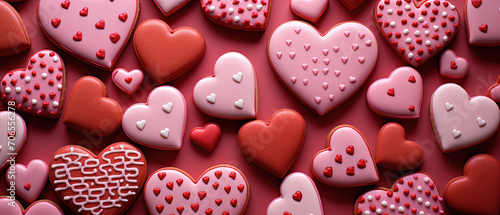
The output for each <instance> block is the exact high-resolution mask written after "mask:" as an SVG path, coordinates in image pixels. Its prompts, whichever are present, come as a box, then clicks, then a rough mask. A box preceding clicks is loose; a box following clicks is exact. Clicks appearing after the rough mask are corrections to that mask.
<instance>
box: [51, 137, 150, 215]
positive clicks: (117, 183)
mask: <svg viewBox="0 0 500 215" xmlns="http://www.w3.org/2000/svg"><path fill="white" fill-rule="evenodd" d="M49 167H50V168H49V169H50V170H49V178H50V182H51V184H52V187H53V188H54V189H55V191H56V193H57V195H58V196H59V199H60V200H61V201H62V202H64V203H65V204H66V205H67V206H68V207H69V208H70V209H71V210H73V212H75V213H78V214H122V213H124V212H125V211H126V210H127V208H128V207H130V206H131V205H132V204H133V203H134V200H135V198H136V197H137V196H138V193H139V192H140V191H141V188H142V185H143V184H144V181H145V180H146V174H147V165H146V158H145V157H144V155H143V154H142V152H141V151H140V150H139V149H138V148H136V147H134V146H132V145H130V144H129V143H125V142H118V143H113V144H111V145H109V146H108V147H106V148H105V149H104V150H102V151H101V153H100V154H99V155H97V156H96V155H94V153H92V152H90V151H89V150H87V149H85V148H83V147H81V146H76V145H69V146H64V147H62V148H60V149H59V150H57V151H56V152H55V153H54V156H53V157H52V159H51V161H50V165H49Z"/></svg>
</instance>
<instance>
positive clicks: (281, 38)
mask: <svg viewBox="0 0 500 215" xmlns="http://www.w3.org/2000/svg"><path fill="white" fill-rule="evenodd" d="M267 51H268V52H267V54H268V58H269V62H270V63H271V66H272V67H273V69H274V72H275V73H276V75H277V76H278V78H280V79H281V82H282V83H283V84H284V85H285V86H286V87H287V88H288V89H289V90H290V91H291V92H292V93H293V94H294V95H295V96H296V97H297V98H298V99H299V100H301V101H302V102H303V103H304V104H305V105H306V106H308V107H309V108H310V109H311V110H313V111H314V112H316V113H317V114H318V115H320V116H323V115H325V114H326V113H327V112H329V111H331V110H333V109H335V108H336V107H338V106H340V105H341V104H343V103H344V102H345V101H347V99H349V98H350V97H351V96H352V95H353V94H354V93H355V92H356V91H357V90H358V89H359V88H360V87H361V86H362V85H363V83H364V81H365V80H366V78H367V77H368V76H369V75H370V73H371V72H372V70H373V68H374V67H375V64H376V62H377V55H378V45H377V40H376V39H375V36H374V35H373V33H372V32H371V31H370V29H368V28H366V27H365V26H364V25H362V24H359V23H355V22H347V23H343V24H340V25H337V26H334V27H333V28H331V29H330V30H329V31H328V33H326V34H325V35H322V34H320V33H319V32H318V30H316V28H314V27H313V26H311V25H309V24H307V23H305V22H300V21H290V22H286V23H284V24H282V25H281V26H279V27H278V28H277V29H276V30H275V31H274V33H273V34H272V35H271V38H270V39H269V43H268V46H267Z"/></svg>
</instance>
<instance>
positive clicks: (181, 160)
mask: <svg viewBox="0 0 500 215" xmlns="http://www.w3.org/2000/svg"><path fill="white" fill-rule="evenodd" d="M451 2H452V3H454V4H455V6H456V7H457V8H458V9H459V11H460V12H462V11H463V10H462V8H463V4H464V1H461V0H452V1H451ZM329 3H330V5H329V7H328V9H327V11H325V14H324V17H323V18H322V19H321V20H320V21H319V23H318V24H316V25H315V27H317V28H318V30H319V31H320V32H326V31H327V30H328V29H330V28H331V27H332V26H334V25H336V24H337V23H340V22H344V21H350V20H354V21H359V22H361V23H363V24H365V25H366V26H367V27H368V28H369V29H370V30H371V31H373V32H374V33H375V36H376V37H377V41H378V42H379V60H378V63H377V65H376V67H375V70H374V71H373V73H372V74H371V75H370V77H368V79H367V81H366V83H365V84H364V85H363V86H362V87H361V88H360V89H359V91H358V92H357V93H355V94H354V95H353V97H352V98H351V99H349V100H348V101H347V102H346V103H345V104H343V105H341V106H340V107H339V108H337V109H335V110H334V111H332V112H331V113H328V114H326V115H325V116H323V117H319V116H318V115H316V114H315V113H313V112H312V111H310V110H309V109H308V108H307V107H306V106H304V105H303V104H302V103H301V102H300V101H298V100H297V99H296V98H295V97H294V96H293V95H292V94H291V93H290V92H288V90H286V89H285V88H284V87H283V85H282V84H281V83H280V81H279V80H278V78H276V76H275V74H274V73H273V71H272V69H271V67H270V65H269V62H268V60H267V55H266V44H267V40H268V38H269V36H270V34H271V33H272V31H273V30H274V29H275V28H276V27H278V26H279V25H280V24H282V23H283V22H286V21H289V20H293V19H298V17H296V16H295V15H293V13H292V12H291V11H290V9H289V1H274V2H273V6H272V9H271V10H272V12H271V13H270V20H269V25H268V27H267V30H266V31H265V32H264V33H249V32H243V31H236V30H231V29H227V28H225V27H221V26H219V25H217V24H214V23H212V22H211V21H210V20H208V19H207V18H206V17H204V15H203V14H202V12H201V8H200V3H199V1H190V2H189V3H188V4H187V5H186V6H185V7H183V8H182V9H180V10H179V11H177V12H176V13H174V14H173V15H171V16H169V17H168V18H164V17H163V15H162V13H161V11H160V10H159V9H158V8H157V7H156V5H155V4H154V2H153V1H141V12H140V15H139V20H138V24H140V23H141V22H142V21H144V20H146V19H151V18H157V19H162V20H164V21H166V22H167V23H168V24H169V25H170V26H171V27H172V29H176V28H179V27H182V26H189V27H192V28H195V29H197V30H198V31H200V32H201V34H202V35H203V37H204V38H205V40H206V44H207V48H206V53H205V56H204V57H203V58H202V60H201V61H200V63H199V64H198V65H196V66H194V68H193V69H192V70H191V71H188V72H187V73H186V74H185V75H182V76H180V77H179V78H178V79H176V80H174V81H171V82H169V84H170V85H173V86H175V87H177V88H178V89H179V90H180V91H181V92H183V93H184V96H185V98H186V102H187V107H188V109H187V110H188V122H187V127H186V131H187V132H186V133H185V134H184V135H185V136H184V144H183V147H182V149H181V150H180V151H161V150H156V149H151V148H147V147H144V146H142V145H139V144H135V143H133V142H132V141H131V140H130V139H128V138H127V136H126V135H125V134H124V133H123V130H122V129H120V130H118V132H116V133H115V134H113V135H111V136H107V137H104V138H101V137H94V136H86V135H84V134H82V133H80V132H77V131H74V130H72V129H69V128H67V127H66V126H65V125H63V124H62V117H61V118H59V119H58V120H52V119H43V118H40V117H36V116H30V115H27V114H23V113H21V115H22V117H23V118H24V120H25V121H26V125H27V129H28V138H27V141H26V144H25V146H24V147H23V149H22V150H21V152H20V153H19V155H18V157H17V158H16V160H17V161H18V162H19V163H28V162H29V161H30V160H32V159H34V158H39V159H41V160H44V161H45V162H49V161H50V159H51V157H52V155H53V154H54V152H55V151H56V150H58V149H59V148H61V147H62V146H64V145H68V144H77V145H83V146H85V147H88V148H90V150H91V151H93V152H94V153H99V152H100V151H101V150H102V149H104V148H105V147H106V146H108V145H109V144H111V143H115V142H119V141H127V142H130V143H131V144H133V145H134V146H136V147H138V148H140V149H141V151H142V152H143V153H144V155H145V156H146V159H147V162H148V175H149V174H151V173H152V172H154V171H155V170H157V169H159V168H162V167H167V166H173V167H177V168H180V169H182V170H184V171H186V172H189V174H190V175H193V176H195V177H196V176H199V175H201V174H202V173H203V172H204V171H205V170H206V169H207V168H209V167H211V166H214V165H218V164H223V163H227V164H230V165H233V166H236V167H238V168H239V169H241V171H242V172H243V173H244V174H245V176H246V177H247V178H248V180H249V183H250V186H251V187H252V188H251V191H250V192H251V197H250V202H249V205H248V209H247V211H246V214H252V215H253V214H265V212H266V208H267V205H268V204H269V203H270V202H271V201H272V200H273V199H274V198H276V197H277V196H279V195H280V191H279V187H280V184H281V179H279V178H277V177H275V176H272V175H271V174H269V173H267V172H266V171H264V170H262V169H261V168H259V167H257V166H256V165H254V164H253V163H251V162H249V161H247V160H246V158H245V156H243V154H242V153H241V152H240V150H239V148H238V145H237V134H238V129H239V127H240V126H241V125H243V124H244V123H245V122H247V121H231V120H222V119H215V118H211V117H209V116H206V115H205V114H203V113H201V112H200V111H199V110H198V109H197V108H196V107H195V106H194V102H193V94H192V90H193V88H194V85H195V84H196V83H197V82H198V80H200V79H201V78H203V77H206V76H209V75H211V74H212V73H213V65H214V63H215V61H216V60H217V59H218V58H219V57H220V56H221V55H222V54H224V53H227V52H230V51H238V52H240V53H242V54H244V55H245V56H247V57H248V59H250V61H251V62H252V64H253V65H254V67H255V71H256V74H257V79H258V88H259V104H258V107H259V114H258V116H257V119H259V120H264V121H268V120H269V118H270V117H271V115H272V114H273V113H274V112H275V111H277V110H279V109H283V108H292V109H294V110H296V111H298V112H299V113H300V114H301V115H302V116H303V117H304V119H305V121H306V126H307V127H306V136H305V140H304V145H303V147H302V150H301V152H300V153H299V155H298V157H297V159H296V161H295V163H294V165H293V166H292V168H291V169H290V171H289V172H296V171H301V172H304V173H306V174H307V175H309V176H312V173H311V170H310V165H311V160H312V157H313V155H314V154H315V153H316V152H318V151H319V150H321V149H324V148H325V147H326V146H325V138H326V135H327V134H328V133H329V132H330V130H331V129H332V128H334V127H335V126H338V125H341V124H350V125H353V126H354V127H356V128H357V129H358V130H359V131H360V132H362V134H363V136H364V137H365V138H366V140H367V142H368V145H369V146H370V149H371V150H372V151H374V149H375V142H376V140H377V135H378V131H379V130H380V128H381V127H382V126H383V125H384V124H385V123H387V122H389V121H396V122H398V123H400V124H402V125H403V127H404V128H405V129H406V133H407V137H406V138H407V139H408V140H412V141H415V142H417V143H419V144H420V146H421V147H422V150H423V152H424V161H423V163H422V166H421V167H419V168H417V170H421V171H424V172H427V173H429V175H431V176H432V178H433V179H434V181H435V182H436V185H437V186H438V187H440V188H441V189H443V188H444V187H445V186H446V184H447V182H448V181H449V180H451V179H452V178H455V177H458V176H462V175H463V166H464V164H465V162H466V161H467V160H468V159H469V158H470V157H471V156H473V155H475V154H479V153H488V154H492V155H494V156H495V157H496V158H500V144H499V142H500V137H499V136H498V135H495V136H493V137H492V138H490V139H489V140H487V141H486V142H484V143H481V144H479V145H477V146H474V147H471V148H468V149H467V150H461V151H457V152H453V153H448V154H443V153H441V151H440V150H439V147H438V145H437V143H436V140H435V138H434V134H433V132H432V127H431V123H430V119H429V101H430V97H431V94H432V92H433V91H434V90H435V89H436V88H437V87H438V86H440V85H441V84H444V83H447V82H453V83H457V84H459V85H461V86H462V87H464V89H466V90H467V92H468V93H469V94H470V96H476V95H485V94H486V91H487V89H488V87H490V86H491V85H492V84H494V83H495V82H496V78H497V77H498V75H499V74H498V73H499V72H498V67H499V66H500V62H499V61H498V57H497V56H498V55H497V54H495V53H498V52H499V51H500V48H498V47H493V48H491V47H469V46H468V45H467V40H466V35H465V31H464V29H465V28H463V27H464V26H463V25H462V26H461V30H459V32H458V34H457V35H456V37H455V39H453V41H451V42H450V44H449V46H447V48H452V49H453V50H455V51H456V52H457V53H460V55H461V56H462V57H465V58H466V59H467V60H468V61H469V63H470V71H469V74H468V75H467V76H466V77H465V78H463V79H459V80H452V79H448V78H445V77H441V76H440V75H439V63H438V62H439V57H438V56H437V57H434V58H432V59H430V60H429V61H428V62H426V63H424V64H423V65H422V66H420V67H419V68H418V69H417V70H418V71H420V72H421V75H422V78H423V82H424V95H423V100H422V111H421V114H420V118H418V119H416V120H395V119H388V118H384V117H381V116H378V115H376V114H374V113H373V112H372V111H370V109H369V107H368V105H367V103H366V90H367V88H368V86H369V85H370V84H371V83H373V82H374V81H375V80H378V79H380V78H386V77H388V75H389V74H390V72H391V71H393V70H394V69H396V68H398V67H400V66H404V65H406V64H405V63H404V62H403V60H402V59H401V58H400V57H399V56H398V55H397V54H396V53H395V52H394V51H393V50H392V48H391V47H389V45H388V44H387V43H385V42H383V38H382V37H381V36H380V34H379V33H378V32H377V28H376V26H375V21H374V19H373V10H374V7H375V3H376V1H366V2H365V3H363V4H362V5H361V6H360V7H359V8H358V9H357V10H356V11H354V12H349V11H348V10H347V9H346V8H345V7H344V6H343V5H342V4H341V3H340V1H330V2H329ZM13 5H14V7H15V8H16V9H17V10H19V13H20V14H21V16H22V17H23V19H24V21H25V24H26V26H27V29H28V32H29V34H30V36H31V39H32V48H31V49H30V50H29V51H27V52H23V53H20V54H18V55H15V56H12V57H7V58H0V63H1V65H2V66H1V69H0V70H1V72H0V73H1V75H3V74H5V73H7V72H8V71H10V70H12V69H16V68H23V67H24V66H25V63H26V59H28V58H29V57H30V56H31V55H32V54H34V53H35V52H37V51H39V50H41V49H52V50H54V51H56V52H58V53H59V54H61V58H62V59H63V60H64V62H65V65H66V69H67V80H66V81H67V90H68V92H70V91H71V89H72V88H73V85H74V83H75V82H76V80H77V79H79V78H80V77H82V76H84V75H92V76H97V77H98V78H100V79H101V80H102V81H103V82H104V83H105V85H106V87H107V90H108V97H109V98H112V99H115V100H116V101H117V102H118V103H120V104H121V105H122V108H123V109H124V110H125V109H126V108H128V107H129V106H131V105H132V104H134V103H137V102H144V101H146V98H147V96H148V94H149V92H150V91H151V90H152V89H153V88H154V86H155V85H154V84H153V82H152V80H151V79H150V78H149V77H148V76H146V77H145V82H144V83H143V85H141V87H140V88H139V90H138V91H137V92H136V93H135V94H134V95H132V96H127V95H126V94H125V93H124V92H122V91H121V90H120V89H119V88H117V87H116V86H114V84H113V81H112V78H111V73H108V72H103V71H102V70H99V69H97V68H94V67H92V66H90V65H88V64H86V63H83V62H80V61H79V60H77V59H75V58H74V57H71V56H70V55H68V54H67V53H65V52H63V51H61V50H60V49H58V48H57V47H55V46H54V45H53V44H51V43H50V42H49V41H48V39H47V38H46V37H45V36H44V35H43V33H42V32H41V30H40V27H39V26H38V24H37V22H36V4H33V3H31V1H23V2H19V3H15V4H13ZM89 13H90V12H89ZM461 14H463V12H462V13H461ZM129 18H130V17H129ZM461 19H462V20H461V23H464V20H463V17H461ZM117 67H121V68H124V69H127V70H132V69H136V68H140V63H139V61H138V60H137V58H136V56H135V53H134V49H133V46H132V43H131V42H130V43H129V44H127V46H126V47H125V50H124V52H123V54H122V57H121V58H120V59H119V61H118V63H117ZM68 95H69V93H68V94H66V96H65V98H67V96H68ZM0 107H1V109H2V110H6V109H7V106H6V105H5V104H4V103H3V102H2V103H1V105H0ZM65 111H66V107H63V112H65ZM96 111H97V110H96ZM63 114H64V113H63ZM209 121H212V122H215V123H217V124H219V125H220V126H221V128H222V135H221V140H220V142H219V143H218V144H217V147H215V149H214V150H213V151H212V152H211V153H208V152H206V151H205V150H203V149H201V148H199V147H198V146H196V145H193V144H191V143H190V141H189V138H188V137H189V132H188V131H189V130H191V129H192V128H193V127H197V126H200V125H204V124H205V123H206V122H209ZM378 170H379V173H380V181H379V183H377V184H376V186H380V187H390V186H391V185H392V183H393V182H394V180H395V179H396V178H398V177H399V176H401V174H398V172H397V171H392V170H391V171H390V170H387V169H385V168H382V167H379V168H378ZM3 174H5V170H3V171H2V172H0V175H3ZM313 180H314V182H315V184H316V185H317V187H318V192H319V193H320V196H321V198H322V202H323V210H324V212H325V213H327V214H328V213H333V212H335V214H346V215H349V214H353V211H354V202H355V201H356V199H357V198H358V196H359V195H361V194H362V193H363V192H365V191H367V190H368V189H371V188H374V187H375V185H373V186H367V187H360V188H349V189H338V188H333V187H328V186H326V185H324V184H322V183H320V182H319V181H317V180H316V179H313ZM6 189H7V187H6V183H5V179H4V177H0V195H7V194H8V193H7V191H6ZM38 199H50V200H54V201H55V202H57V204H58V205H59V206H60V207H61V208H62V209H63V210H64V212H65V213H68V214H72V212H71V211H70V210H69V208H68V207H67V206H65V205H64V204H63V203H62V202H61V201H60V200H59V199H58V198H57V196H56V194H55V192H54V190H53V188H52V187H51V186H50V185H49V184H47V185H46V186H45V188H44V190H43V191H42V194H41V195H40V197H39V198H38ZM19 201H20V202H21V203H22V205H23V206H24V207H27V206H28V205H29V204H27V203H26V202H24V201H23V200H21V199H20V200H19ZM445 212H446V213H447V214H452V215H453V214H454V213H453V212H451V211H450V209H449V208H448V207H447V206H445ZM144 213H146V208H145V206H144V198H143V195H142V192H141V194H140V195H139V196H138V197H137V199H136V201H135V202H134V203H133V205H132V207H130V208H129V209H128V211H127V212H125V214H144Z"/></svg>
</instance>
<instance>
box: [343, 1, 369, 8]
mask: <svg viewBox="0 0 500 215" xmlns="http://www.w3.org/2000/svg"><path fill="white" fill-rule="evenodd" d="M365 1H366V0H340V2H341V3H342V4H344V6H345V7H346V8H347V9H348V10H350V11H353V10H355V9H356V8H358V7H359V6H361V4H363V3H364V2H365Z"/></svg>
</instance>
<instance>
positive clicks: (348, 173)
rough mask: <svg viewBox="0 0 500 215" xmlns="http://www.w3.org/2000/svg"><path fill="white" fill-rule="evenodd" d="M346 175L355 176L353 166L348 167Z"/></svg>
mask: <svg viewBox="0 0 500 215" xmlns="http://www.w3.org/2000/svg"><path fill="white" fill-rule="evenodd" d="M345 173H346V174H347V175H354V167H353V166H350V167H347V169H346V171H345Z"/></svg>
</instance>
